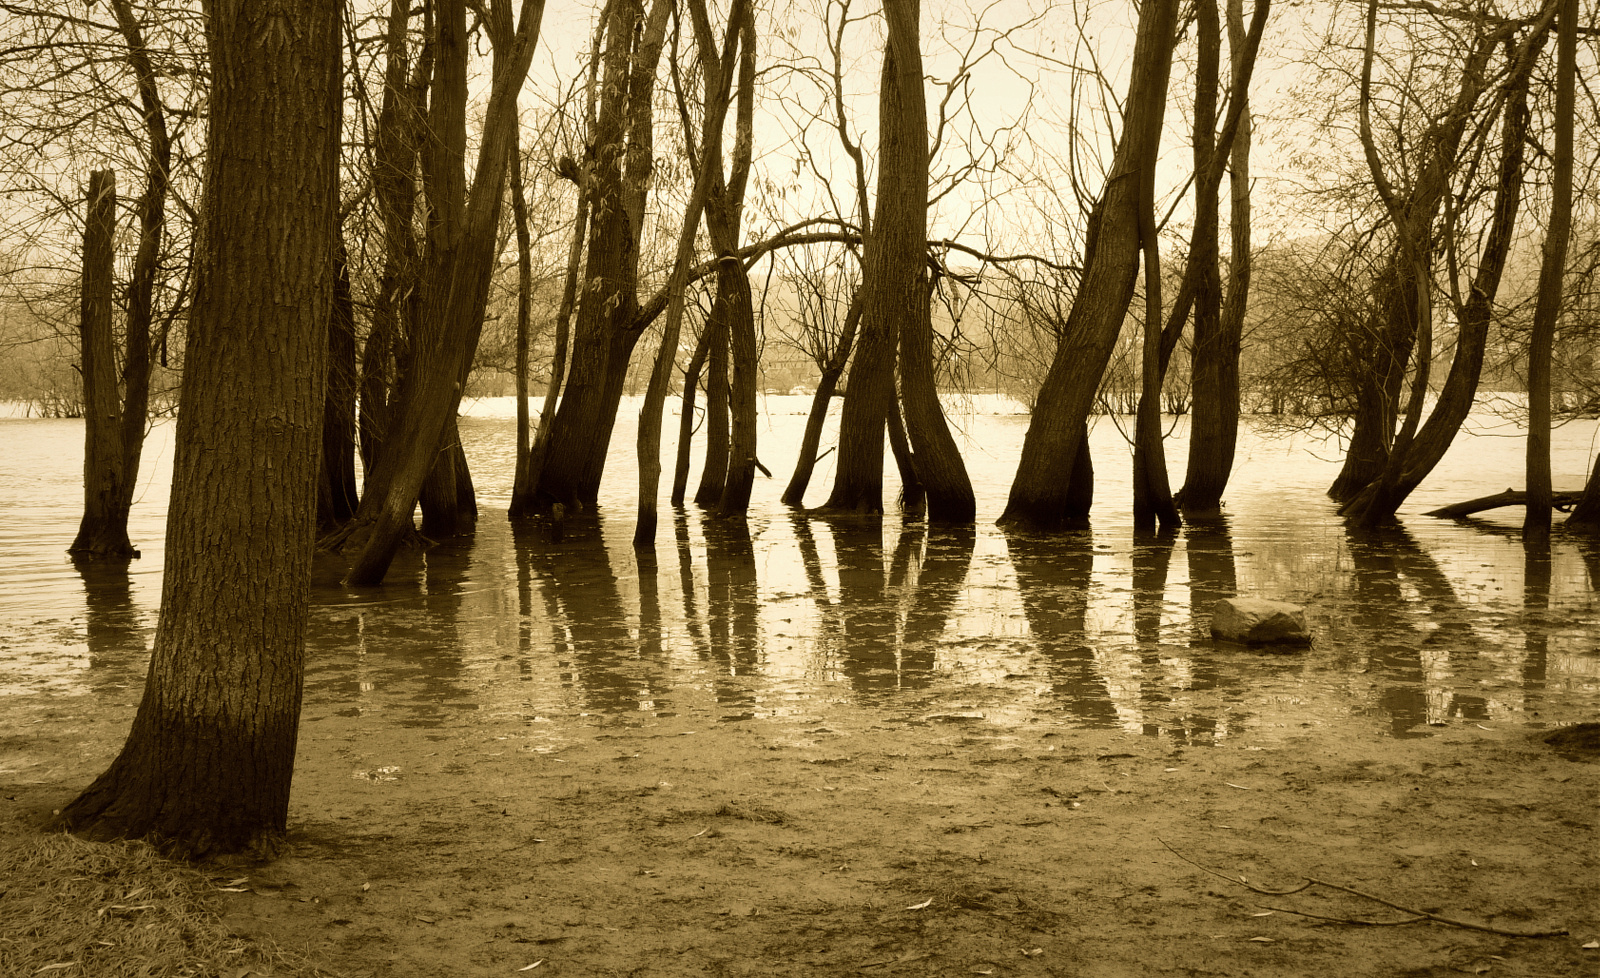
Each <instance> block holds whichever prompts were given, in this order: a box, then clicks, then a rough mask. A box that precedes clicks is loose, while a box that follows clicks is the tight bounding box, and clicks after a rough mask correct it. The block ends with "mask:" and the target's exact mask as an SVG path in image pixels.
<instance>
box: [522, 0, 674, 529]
mask: <svg viewBox="0 0 1600 978" xmlns="http://www.w3.org/2000/svg"><path fill="white" fill-rule="evenodd" d="M670 8H671V3H670V2H668V0H651V6H650V10H649V13H648V15H646V12H645V8H644V5H643V3H642V2H641V0H613V2H612V3H610V4H609V5H608V7H607V14H606V17H605V54H604V66H603V68H602V73H601V80H600V86H599V90H600V93H601V95H600V107H599V112H598V114H597V115H596V118H595V124H594V126H593V128H592V129H591V130H590V132H589V135H588V139H587V144H588V146H589V149H588V151H587V155H586V158H585V159H584V160H583V161H582V164H581V170H582V172H584V173H585V174H586V179H587V180H588V181H589V182H590V184H589V185H590V193H591V195H592V201H591V204H590V220H589V238H588V257H587V264H586V268H585V272H584V276H583V279H582V281H583V291H582V294H581V296H580V301H579V303H578V317H577V322H576V323H575V325H574V327H573V335H572V350H571V360H572V362H571V365H570V368H569V372H568V376H567V382H566V390H565V391H564V393H563V395H562V398H561V404H560V407H559V408H558V409H557V411H556V414H555V417H554V419H553V420H552V422H551V427H550V437H549V442H548V448H547V449H546V452H545V456H544V465H543V468H542V470H541V471H540V473H539V482H538V485H539V490H538V492H539V498H540V500H541V503H548V502H559V503H561V504H562V505H563V506H565V507H566V508H567V509H568V510H569V511H571V512H576V511H578V510H580V509H583V508H585V507H592V506H593V505H594V502H595V499H596V497H597V496H598V495H599V493H600V477H601V476H602V475H603V474H604V471H605V464H606V452H607V449H608V448H609V446H610V443H611V430H612V427H613V425H614V424H615V422H616V417H617V407H618V404H619V403H620V402H621V400H622V389H623V384H624V382H625V381H626V379H627V373H628V361H629V359H630V358H631V357H632V355H633V348H634V346H635V345H636V344H637V343H638V341H639V337H640V335H641V334H642V332H643V329H644V325H645V320H643V318H642V317H641V316H640V307H639V297H638V282H639V249H640V244H641V237H640V236H641V234H642V233H643V226H644V211H645V202H646V200H647V198H648V195H649V187H650V182H651V172H652V170H653V168H654V158H655V157H654V140H653V138H652V131H651V126H652V122H653V118H654V115H653V107H652V98H653V95H654V91H655V75H656V65H657V63H658V62H659V61H660V59H661V50H662V47H663V44H664V42H665V39H666V25H667V14H668V11H669V9H670Z"/></svg>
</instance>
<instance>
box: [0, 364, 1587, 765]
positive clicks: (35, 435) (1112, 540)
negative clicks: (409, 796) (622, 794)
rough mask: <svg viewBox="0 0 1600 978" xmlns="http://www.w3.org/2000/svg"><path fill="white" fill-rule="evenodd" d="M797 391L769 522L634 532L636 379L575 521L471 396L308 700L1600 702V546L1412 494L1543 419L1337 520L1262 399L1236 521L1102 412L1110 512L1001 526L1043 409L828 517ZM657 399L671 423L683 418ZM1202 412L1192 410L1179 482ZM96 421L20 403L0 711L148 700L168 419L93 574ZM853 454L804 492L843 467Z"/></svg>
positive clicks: (375, 709) (1237, 496)
mask: <svg viewBox="0 0 1600 978" xmlns="http://www.w3.org/2000/svg"><path fill="white" fill-rule="evenodd" d="M808 405H809V398H800V397H779V396H773V397H768V398H766V400H765V402H764V405H763V412H762V418H761V457H762V460H763V461H764V462H765V463H766V464H767V466H768V467H769V468H771V469H772V470H773V473H774V478H772V479H770V480H765V479H760V478H759V477H758V484H757V488H756V495H755V499H754V501H753V503H752V513H751V517H750V519H749V521H748V533H745V532H740V531H738V530H736V529H735V528H734V527H731V526H728V525H726V524H725V523H723V522H721V521H717V520H713V519H702V518H701V515H700V514H699V512H698V511H697V510H695V509H693V508H692V507H691V508H690V510H689V511H688V512H686V513H678V514H673V513H672V511H671V510H670V509H668V508H666V507H665V506H663V510H662V512H663V518H662V521H661V525H660V529H659V531H658V540H657V546H656V549H655V552H654V554H653V555H645V556H640V555H639V554H636V553H635V551H634V550H633V548H632V545H631V541H632V535H633V510H634V498H635V496H634V480H635V475H634V471H635V468H634V463H633V460H632V458H631V453H632V445H633V429H632V419H633V417H634V415H635V414H636V405H635V404H633V403H632V402H626V403H625V404H624V406H623V409H622V412H621V416H620V417H619V421H618V425H617V432H616V437H615V439H614V442H613V445H614V447H613V451H612V456H611V462H610V464H609V466H608V470H607V480H606V483H605V486H604V488H603V490H602V500H601V507H600V512H599V514H598V515H597V516H594V517H592V518H590V519H588V520H582V519H569V521H568V527H567V531H566V533H565V534H564V535H563V536H562V537H561V538H560V539H553V538H552V536H551V534H550V532H549V530H548V528H547V527H539V526H536V527H531V528H528V529H525V530H517V531H515V532H514V531H513V529H512V527H510V526H509V525H508V524H507V522H506V520H505V519H504V506H505V501H506V499H507V497H508V496H509V493H510V480H511V472H512V465H511V462H512V458H513V454H514V450H515V431H514V427H513V425H514V422H513V420H512V418H513V415H514V403H513V402H512V401H511V400H510V399H497V400H490V401H482V402H477V403H475V404H471V405H468V406H467V411H468V414H469V416H468V417H467V418H465V419H464V420H463V422H462V425H461V431H462V437H463V440H464V442H465V443H466V447H467V453H468V455H469V457H470V458H471V460H472V463H473V474H474V478H475V480H476V484H477V488H478V492H479V496H480V501H481V504H482V506H483V513H482V518H481V521H480V525H479V530H478V533H477V534H476V536H475V537H474V538H473V539H471V540H465V541H456V542H451V543H447V544H444V545H441V546H438V547H435V548H433V549H431V550H429V551H427V552H426V553H421V554H408V555H405V556H403V557H402V558H401V559H400V560H399V561H398V562H397V563H396V565H395V568H394V570H393V572H392V573H391V575H390V578H389V581H388V582H387V583H386V584H385V585H384V586H383V587H381V588H376V589H372V590H366V591H353V590H348V589H345V588H343V587H341V586H340V585H339V584H338V583H337V580H338V573H339V568H338V567H336V566H333V565H332V564H331V563H330V564H328V565H327V566H323V567H321V568H319V581H318V584H317V586H316V591H315V594H314V610H313V613H312V620H311V626H310V634H309V640H308V641H309V647H308V676H307V689H306V708H305V709H306V717H307V719H308V720H314V719H317V718H319V717H322V716H328V715H332V714H342V715H370V716H371V717H373V719H374V720H381V721H384V722H390V723H394V724H397V725H402V726H413V727H415V726H424V727H426V726H444V725H451V726H454V725H458V724H461V723H471V722H474V719H475V718H476V719H481V720H483V721H485V722H487V721H489V720H490V719H491V718H507V717H520V718H523V719H524V720H527V721H532V722H537V721H541V720H549V721H552V722H551V725H550V726H549V727H548V728H547V729H548V730H549V738H550V739H551V744H549V745H547V749H555V748H556V747H557V746H559V744H558V741H559V740H560V738H561V737H562V736H563V734H562V724H561V723H560V721H561V719H562V718H572V717H578V716H595V715H603V716H609V717H613V718H620V719H626V718H628V717H639V718H645V717H649V716H659V715H673V714H683V715H703V716H706V717H708V718H711V719H714V720H716V721H723V722H740V721H746V720H753V719H757V718H771V719H783V718H792V719H802V718H805V719H807V720H808V721H809V719H811V718H815V719H818V720H820V721H822V722H825V723H828V724H829V725H830V726H833V727H836V728H838V729H849V728H852V727H856V728H860V727H865V726H870V725H873V724H881V723H924V722H930V721H934V722H937V721H946V722H962V721H965V720H971V719H976V718H979V717H981V718H982V719H983V720H984V722H986V723H987V724H990V725H994V726H996V727H998V728H1000V729H1002V730H1003V729H1005V728H1008V727H1012V728H1015V727H1020V726H1021V725H1025V724H1033V723H1044V722H1048V723H1055V724H1065V725H1068V726H1080V727H1101V728H1116V729H1122V730H1125V731H1128V732H1130V733H1134V734H1142V735H1146V736H1152V737H1161V738H1166V739H1169V740H1172V741H1175V742H1182V743H1190V744H1196V745H1202V744H1216V743H1222V742H1224V741H1230V740H1231V741H1234V742H1239V743H1247V742H1248V743H1261V742H1270V741H1274V740H1277V739H1281V738H1284V737H1287V736H1290V735H1298V734H1300V733H1302V732H1305V731H1306V730H1307V728H1324V729H1325V731H1326V732H1328V733H1336V732H1337V731H1338V730H1340V729H1345V728H1347V727H1348V725H1352V724H1354V725H1359V726H1362V727H1365V728H1370V730H1371V731H1374V732H1383V733H1387V734H1390V735H1393V736H1396V737H1417V736H1427V735H1428V734H1430V733H1431V732H1433V731H1435V730H1437V729H1439V728H1441V727H1446V726H1449V725H1451V724H1463V723H1475V724H1480V725H1490V724H1495V723H1509V724H1515V725H1522V726H1535V727H1537V726H1542V725H1547V724H1555V723H1563V722H1571V721H1575V720H1582V719H1595V718H1596V717H1597V716H1600V601H1597V600H1596V593H1595V584H1596V581H1600V549H1596V548H1595V547H1593V546H1592V545H1590V544H1584V543H1580V542H1577V541H1572V540H1568V539H1565V538H1562V537H1559V536H1558V538H1557V540H1556V542H1555V543H1554V545H1553V546H1552V548H1551V551H1550V553H1549V554H1548V555H1543V554H1535V555H1532V556H1530V555H1528V554H1527V553H1525V551H1524V548H1523V547H1522V545H1521V543H1520V542H1519V540H1518V539H1517V537H1516V534H1515V532H1514V530H1515V526H1516V525H1517V521H1520V518H1521V512H1520V510H1517V511H1512V510H1506V511H1502V512H1500V513H1497V514H1489V515H1490V516H1491V517H1492V519H1490V520H1483V521H1473V522H1470V523H1468V522H1463V523H1455V522H1447V521H1439V520H1433V519H1429V518H1426V517H1423V516H1422V515H1420V514H1421V513H1422V512H1423V511H1425V510H1428V509H1431V508H1434V507H1436V506H1439V505H1443V504H1445V503H1447V502H1456V501H1460V500H1463V499H1467V498H1471V497H1474V496H1478V495H1484V494H1487V493H1490V492H1494V491H1498V490H1500V489H1504V488H1505V487H1507V486H1513V485H1515V486H1520V485H1521V484H1522V477H1521V474H1520V473H1521V468H1522V464H1523V463H1522V452H1523V442H1522V439H1521V438H1520V437H1518V436H1517V434H1516V432H1515V429H1514V427H1513V426H1511V425H1509V424H1508V423H1506V422H1504V421H1503V420H1501V419H1499V418H1496V417H1495V416H1493V415H1491V414H1488V413H1484V414H1482V415H1479V416H1475V417H1474V419H1473V420H1472V422H1471V423H1470V430H1469V432H1468V433H1466V434H1465V435H1463V437H1461V438H1459V439H1458V440H1457V444H1456V446H1455V448H1454V449H1453V450H1452V452H1451V455H1450V456H1449V457H1448V458H1447V459H1446V460H1445V462H1444V464H1443V465H1441V466H1440V468H1439V470H1438V471H1437V472H1436V474H1435V475H1434V476H1433V478H1432V479H1430V480H1429V482H1428V483H1427V484H1425V485H1424V486H1423V488H1422V489H1421V490H1419V491H1418V492H1417V493H1416V494H1415V495H1414V496H1413V498H1412V499H1411V501H1410V502H1409V504H1408V505H1407V507H1406V509H1405V510H1404V511H1403V513H1402V517H1403V520H1404V528H1403V529H1398V528H1397V529H1394V530H1390V531H1386V532H1384V533H1382V534H1378V535H1362V534H1354V533H1351V532H1348V531H1346V529H1345V528H1344V527H1343V525H1342V524H1341V523H1340V521H1339V520H1338V519H1337V517H1336V516H1335V514H1334V513H1333V510H1332V507H1331V505H1330V504H1329V503H1328V501H1327V499H1326V498H1325V496H1324V495H1323V491H1324V490H1325V488H1326V486H1327V485H1328V484H1329V482H1331V480H1332V478H1333V476H1334V474H1335V473H1336V472H1337V469H1338V464H1339V461H1338V460H1339V457H1340V455H1339V446H1338V445H1337V444H1336V443H1334V442H1333V441H1330V440H1327V439H1324V438H1322V437H1320V436H1311V435H1305V434H1300V435H1290V434H1283V433H1274V432H1270V431H1267V430H1265V429H1262V428H1260V427H1259V426H1257V425H1255V424H1253V423H1251V422H1248V421H1247V428H1246V430H1245V432H1244V433H1243V436H1242V440H1241V446H1240V452H1239V461H1238V464H1237V466H1236V469H1235V476H1234V479H1233V482H1232V487H1231V489H1230V492H1229V496H1228V500H1227V517H1226V520H1225V521H1223V522H1220V523H1217V524H1214V525H1206V526H1191V527H1187V528H1185V529H1184V530H1183V531H1182V532H1180V533H1178V534H1176V535H1173V536H1170V537H1158V538H1146V539H1140V540H1137V541H1136V540H1135V539H1134V536H1133V534H1132V532H1131V529H1130V516H1129V511H1128V499H1129V497H1130V491H1129V487H1128V481H1129V476H1128V468H1129V456H1128V449H1127V447H1126V442H1125V440H1124V438H1123V436H1122V433H1121V432H1120V431H1119V429H1118V427H1117V425H1116V424H1115V423H1114V422H1113V421H1112V420H1110V419H1102V420H1101V421H1100V422H1099V424H1098V425H1097V426H1096V428H1095V430H1094V433H1093V443H1094V449H1095V457H1096V466H1097V473H1096V477H1097V492H1096V505H1095V525H1094V529H1093V530H1092V531H1091V532H1086V533H1081V534H1076V535H1071V536H1067V537H1033V536H1026V535H1015V534H1013V535H1007V534H1005V533H1002V532H1000V531H999V530H998V529H996V528H995V527H994V526H993V525H992V522H993V519H994V518H995V517H996V516H997V515H998V514H999V512H1000V510H1001V509H1002V507H1003V505H1004V501H1005V495H1006V491H1007V489H1008V487H1009V484H1010V479H1011V475H1012V472H1013V471H1014V468H1015V460H1016V456H1017V452H1018V450H1019V448H1020V445H1021V441H1022V436H1023V433H1024V431H1025V429H1026V426H1027V418H1026V417H1025V416H1024V415H1022V414H1020V413H1018V412H1017V411H1016V410H1015V406H1014V405H1012V404H1010V402H1006V401H1003V400H999V399H990V398H971V399H964V400H961V401H959V402H954V403H952V405H951V408H952V420H953V422H954V423H955V424H956V425H957V426H958V427H959V429H960V432H959V435H958V437H959V438H960V439H961V440H962V441H963V445H964V452H965V457H966V459H967V463H968V466H969V468H970V470H971V471H972V475H973V481H974V485H975V489H976V491H977V494H978V510H979V519H980V522H979V525H978V526H977V528H976V529H975V530H971V531H965V532H955V531H948V530H936V531H933V532H931V533H930V532H928V531H927V530H926V529H925V528H924V527H923V526H922V525H921V524H919V523H903V522H902V521H901V519H900V518H899V517H898V516H896V515H891V516H888V517H886V518H885V519H884V520H883V521H882V523H881V525H880V524H877V523H856V522H834V523H825V522H821V521H815V520H807V519H805V518H803V517H801V516H799V515H797V514H795V513H792V512H790V511H789V510H787V509H786V508H785V507H782V506H780V505H779V504H778V502H777V497H778V495H779V493H780V492H781V491H782V488H783V485H784V483H785V482H786V481H787V477H788V473H789V470H790V468H791V466H792V465H793V460H794V453H795V448H796V446H797V445H798V442H799V438H800V433H801V430H802V428H803V426H804V422H805V417H804V412H805V410H806V409H807V407H808ZM666 428H667V436H668V441H669V444H668V446H667V452H668V453H670V451H671V445H670V439H671V435H672V433H673V432H674V431H675V429H676V425H675V424H674V423H672V422H671V421H670V420H669V423H668V424H667V426H666ZM1185 434H1186V422H1185V421H1184V420H1183V419H1178V420H1176V421H1175V422H1173V430H1172V436H1171V439H1170V440H1169V449H1168V450H1169V459H1170V460H1171V462H1172V468H1173V471H1174V478H1173V481H1174V484H1175V485H1176V484H1177V483H1180V482H1181V481H1182V460H1183V459H1184V457H1185V450H1186V449H1185ZM1597 434H1600V433H1597V427H1596V423H1595V422H1593V421H1588V422H1580V423H1575V424H1571V425H1568V426H1566V427H1564V428H1561V429H1560V430H1558V431H1557V433H1556V450H1555V456H1554V469H1555V476H1556V479H1555V481H1556V486H1557V488H1577V487H1579V486H1581V484H1582V481H1583V477H1584V475H1585V473H1586V472H1587V469H1588V465H1589V461H1590V459H1591V458H1592V457H1593V456H1592V454H1591V453H1592V452H1593V451H1594V450H1595V444H1596V438H1597ZM82 442H83V431H82V426H81V422H78V421H70V420H36V419H35V420H29V419H10V420H0V712H3V711H4V704H5V702H6V700H8V699H10V700H11V701H12V702H13V703H20V702H21V701H22V699H27V700H28V701H29V702H30V703H32V704H35V705H38V704H39V703H41V702H45V703H48V702H52V701H55V700H57V699H58V698H59V699H68V698H71V699H73V700H74V702H76V703H78V704H79V705H83V704H84V703H85V701H84V700H81V699H77V698H80V697H90V698H91V700H90V701H89V702H93V701H94V700H93V698H98V700H99V701H100V702H104V703H107V704H117V705H119V706H122V707H126V706H127V705H128V704H130V703H131V702H136V701H137V692H138V689H139V687H140V684H141V683H142V681H143V676H144V669H145V665H146V662H147V653H148V648H149V645H150V642H151V639H152V635H153V630H154V626H155V620H156V611H157V605H158V602H159V594H160V575H161V561H162V525H163V520H164V517H165V512H166V494H167V485H168V482H169V481H170V476H171V442H172V426H171V424H170V423H166V422H161V423H157V424H156V425H155V427H154V429H153V431H152V432H151V436H150V439H149V443H148V445H147V448H146V452H145V465H144V472H143V479H142V484H141V489H140V493H139V497H138V503H137V505H136V506H135V509H134V518H133V524H132V528H131V534H132V537H133V540H134V545H135V546H138V547H140V548H142V550H143V553H144V556H143V558H142V559H141V560H138V561H135V562H134V563H133V565H132V568H131V571H130V572H128V573H121V572H120V571H119V572H108V571H104V570H102V571H98V572H91V573H86V574H80V572H79V571H78V570H76V569H75V568H74V567H73V565H72V564H71V562H70V561H68V560H67V557H66V553H65V550H66V547H67V545H68V543H70V541H71V539H72V536H73V534H74V532H75V530H76V528H77V520H78V516H79V513H80V507H81V498H82V490H81V478H82V475H81V465H82ZM667 457H668V459H669V461H668V476H667V478H666V479H665V480H664V482H670V454H669V455H668V456H667ZM831 461H832V457H831V456H830V457H829V459H827V460H825V462H824V463H823V465H821V466H819V470H818V474H817V477H816V479H815V480H814V482H813V489H812V492H811V494H810V496H809V497H808V501H809V502H812V503H815V502H819V501H821V499H823V498H824V497H825V495H826V491H827V487H828V480H829V479H830V478H831V474H832V470H831V467H830V463H831ZM891 468H892V466H891ZM695 475H696V476H698V467H696V470H695ZM890 492H891V493H892V492H893V489H891V490H890ZM690 494H691V495H692V494H693V481H691V488H690ZM891 498H892V497H891ZM891 508H892V506H891ZM1496 520H1499V521H1498V522H1497V521H1496ZM1233 594H1252V595H1259V596H1263V597H1272V598H1280V599H1285V600H1291V601H1295V602H1299V603H1302V604H1304V605H1306V607H1307V609H1308V614H1309V617H1310V619H1311V622H1312V626H1313V629H1314V632H1315V634H1316V643H1315V645H1314V646H1313V647H1312V648H1311V649H1310V650H1309V651H1302V652H1297V653H1293V654H1272V653H1264V652H1257V651H1249V650H1244V649H1239V648H1230V647H1223V646H1214V645H1213V644H1212V642H1211V641H1210V638H1209V636H1208V634H1207V631H1206V626H1207V622H1208V616H1209V609H1210V606H1211V604H1212V603H1213V602H1215V601H1216V600H1217V599H1218V598H1219V597H1223V596H1228V595H1233ZM534 749H538V748H537V746H536V747H535V748H534Z"/></svg>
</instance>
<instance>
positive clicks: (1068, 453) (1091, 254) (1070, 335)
mask: <svg viewBox="0 0 1600 978" xmlns="http://www.w3.org/2000/svg"><path fill="white" fill-rule="evenodd" d="M1176 20H1177V2H1176V0H1148V2H1147V3H1145V5H1144V6H1143V7H1141V8H1140V11H1139V28H1138V36H1137V39H1136V40H1135V42H1134V51H1133V74H1132V78H1131V80H1130V82H1129V88H1128V98H1127V102H1126V103H1125V104H1126V106H1127V112H1126V117H1125V121H1124V124H1123V133H1122V139H1121V141H1120V142H1119V143H1118V144H1117V151H1116V154H1115V155H1114V156H1113V158H1112V162H1111V172H1110V176H1109V177H1107V180H1106V186H1105V190H1104V192H1103V195H1102V197H1101V199H1100V201H1099V202H1098V203H1097V204H1096V205H1095V209H1094V212H1093V213H1092V214H1091V215H1090V219H1089V237H1090V240H1089V241H1088V243H1087V245H1086V247H1085V254H1084V270H1083V279H1082V283H1081V285H1080V286H1079V290H1078V294H1077V295H1076V296H1075V297H1074V298H1073V302H1072V311H1071V312H1070V313H1068V315H1067V323H1066V327H1065V332H1064V333H1063V335H1062V337H1061V342H1060V344H1059V346H1058V347H1057V350H1056V356H1055V359H1054V360H1053V361H1052V363H1051V365H1050V372H1049V373H1048V374H1047V375H1046V376H1045V380H1044V384H1043V385H1042V386H1041V387H1040V389H1039V397H1038V400H1037V402H1036V404H1035V406H1034V411H1033V418H1032V421H1031V422H1030V423H1029V425H1028V433H1027V435H1026V436H1025V437H1024V439H1023V445H1022V457H1021V460H1020V462H1019V464H1018V466H1017V474H1016V478H1015V479H1014V480H1013V481H1012V484H1011V494H1010V498H1009V499H1008V500H1007V502H1006V508H1005V512H1004V513H1002V514H1001V517H1000V523H1001V524H1002V525H1004V526H1016V527H1023V526H1033V527H1037V528H1041V529H1060V528H1063V527H1065V526H1068V525H1070V524H1071V523H1073V522H1076V520H1074V519H1072V518H1071V517H1070V515H1069V509H1070V507H1069V501H1071V500H1073V499H1074V493H1073V490H1072V485H1071V479H1072V473H1073V468H1074V465H1075V463H1076V462H1077V459H1078V451H1079V446H1080V444H1081V442H1082V438H1083V434H1084V431H1085V427H1084V426H1085V422H1086V420H1087V419H1088V417H1089V411H1090V408H1091V407H1092V406H1093V403H1094V396H1095V391H1096V390H1097V389H1098V388H1099V382H1100V378H1101V375H1102V374H1104V373H1105V368H1106V364H1107V363H1108V362H1110V359H1111V351H1112V349H1113V347H1114V346H1115V345H1116V341H1117V336H1118V334H1119V333H1120V332H1121V330H1122V321H1123V319H1124V317H1125V316H1126V315H1127V312H1128V303H1129V302H1130V301H1131V300H1132V298H1133V286H1134V279H1135V276H1136V275H1137V273H1138V269H1139V243H1140V232H1139V207H1140V199H1141V196H1142V194H1141V193H1140V190H1139V176H1140V173H1141V172H1142V171H1143V169H1144V166H1145V161H1146V160H1153V159H1154V158H1155V154H1156V152H1157V151H1158V149H1159V144H1160V139H1161V121H1162V118H1163V115H1164V113H1165V111H1166V102H1167V81H1168V79H1169V77H1170V76H1171V70H1172V46H1173V34H1174V28H1175V26H1176ZM852 393H853V390H852ZM847 403H848V402H847Z"/></svg>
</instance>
